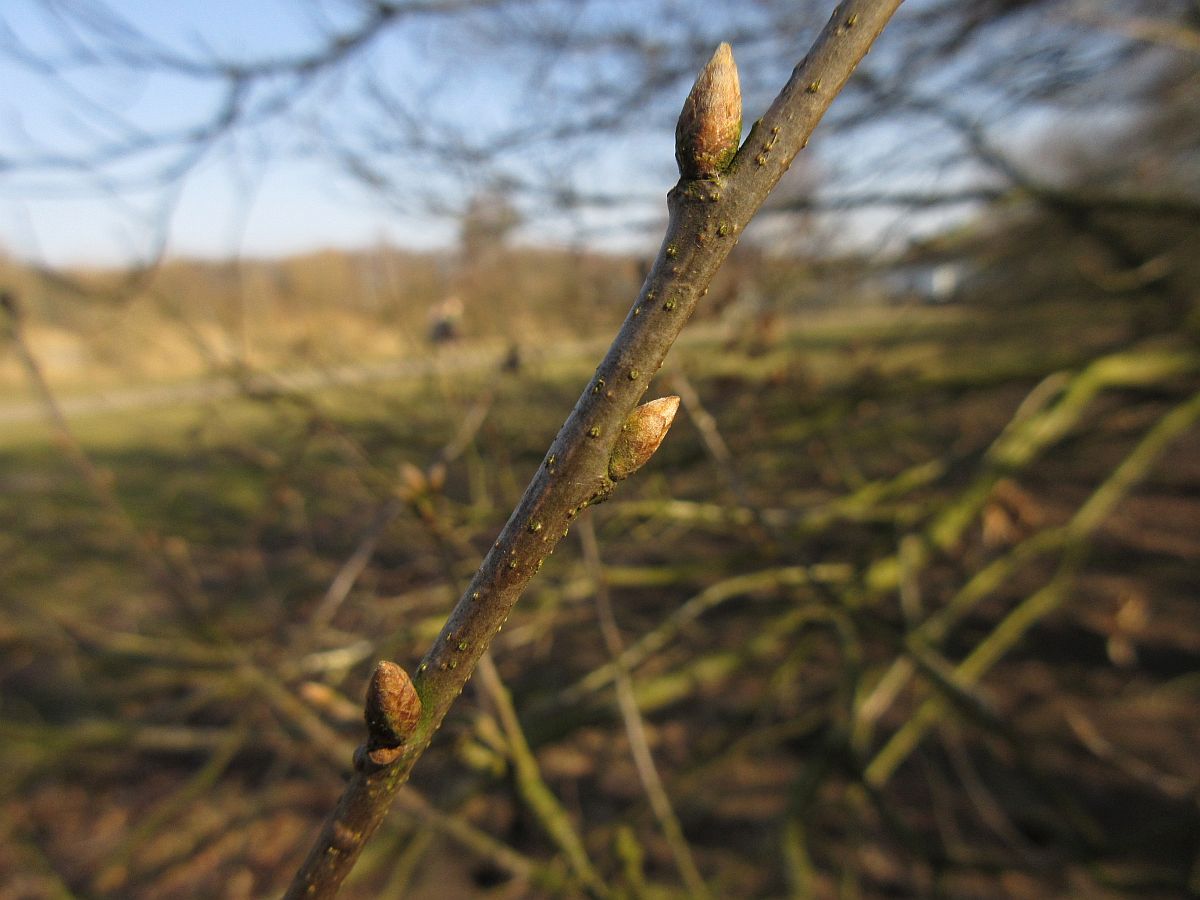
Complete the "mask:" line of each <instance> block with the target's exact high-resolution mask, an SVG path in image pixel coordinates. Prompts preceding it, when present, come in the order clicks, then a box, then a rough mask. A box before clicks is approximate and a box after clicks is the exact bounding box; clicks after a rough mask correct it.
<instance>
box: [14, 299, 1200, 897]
mask: <svg viewBox="0 0 1200 900" xmlns="http://www.w3.org/2000/svg"><path fill="white" fill-rule="evenodd" d="M698 324H700V325H701V326H702V327H700V328H697V329H694V330H692V331H691V333H690V334H689V333H688V332H685V334H687V335H688V336H687V338H686V340H684V341H683V342H681V343H680V344H679V345H678V346H677V347H676V349H675V350H674V351H673V353H672V356H671V357H670V360H669V362H668V366H667V368H665V369H664V370H663V372H662V373H660V375H659V377H658V379H657V382H656V384H655V386H653V387H652V388H651V392H650V396H654V395H662V394H667V393H680V394H682V395H683V396H684V401H685V402H684V414H683V415H682V416H681V418H680V419H679V420H677V422H676V425H675V427H674V429H673V431H672V433H671V434H670V435H669V437H668V438H667V441H666V443H665V444H664V446H663V448H662V450H661V451H660V453H659V454H658V455H657V456H656V457H655V458H654V460H653V462H652V463H651V464H650V465H649V466H648V467H647V469H646V470H644V471H643V472H641V473H639V474H638V475H637V476H636V477H635V478H632V479H630V480H629V481H628V482H626V483H624V484H622V486H621V488H620V490H619V491H618V492H617V494H616V496H615V497H614V499H613V500H611V501H610V502H608V503H606V504H604V505H603V506H600V507H598V508H596V509H594V510H592V511H590V512H589V513H588V514H587V515H588V518H587V519H586V520H585V521H581V523H580V524H579V525H578V526H577V527H576V531H577V532H579V533H578V534H574V533H573V534H572V536H571V539H570V540H567V541H564V543H563V544H562V546H561V547H560V549H559V551H558V552H557V553H556V554H555V555H554V556H553V557H552V558H550V559H549V560H548V561H547V563H546V565H545V567H544V569H543V571H542V572H541V574H540V575H539V577H538V578H537V579H535V581H534V582H533V585H532V587H531V590H530V592H529V594H528V595H527V596H526V597H525V598H524V599H523V600H522V602H521V604H520V605H519V606H518V607H517V610H516V612H515V613H514V615H513V616H512V618H511V619H510V621H509V622H508V624H507V625H506V627H505V629H504V631H503V633H502V634H501V635H500V636H499V637H498V639H497V641H496V643H495V644H494V650H493V654H494V658H495V661H496V665H497V667H498V669H499V671H500V674H501V676H502V677H503V680H504V684H505V685H506V686H507V689H508V691H509V692H511V695H512V701H513V706H514V707H515V709H516V711H517V713H518V714H519V718H520V726H521V729H520V730H521V733H523V735H524V739H525V741H527V743H528V746H529V748H530V755H531V758H532V759H534V760H536V766H535V767H534V769H535V771H536V772H537V773H538V778H539V779H540V780H541V781H538V782H536V783H541V782H542V781H544V783H545V784H547V785H549V787H550V788H552V790H553V792H554V795H555V796H556V797H557V799H558V806H557V807H556V808H557V809H558V810H560V811H565V814H566V816H565V819H566V821H567V822H568V823H570V826H571V827H572V828H573V830H574V832H575V833H576V834H577V835H578V838H579V844H580V846H581V847H582V852H584V853H585V854H586V856H587V858H588V859H590V861H591V864H592V865H593V866H594V867H595V869H596V870H597V871H598V872H599V874H600V877H601V878H602V880H603V881H604V883H605V884H607V885H608V886H609V887H610V888H611V889H612V890H613V892H614V895H616V896H629V897H634V896H643V897H659V896H663V897H665V896H672V895H674V896H683V895H684V894H683V889H682V888H681V887H680V881H679V876H678V875H677V873H676V870H675V860H676V859H677V858H678V853H679V848H678V846H675V845H673V844H672V842H671V841H670V840H668V839H667V838H664V836H663V832H662V830H661V829H660V827H659V825H658V823H657V822H656V818H655V816H654V814H653V813H652V805H651V802H650V801H649V800H648V799H647V794H646V792H645V791H644V790H643V787H642V785H641V783H640V780H639V773H638V770H637V768H636V766H635V764H634V762H633V759H632V757H631V754H630V744H629V739H628V737H627V732H626V726H625V724H624V723H623V721H622V717H621V715H620V714H619V713H618V708H617V704H616V702H615V700H614V682H619V681H620V680H621V679H622V678H623V677H624V674H625V673H628V677H629V679H630V680H631V682H632V687H633V693H634V695H635V696H636V698H637V701H638V708H639V709H640V711H641V715H642V718H643V721H644V724H645V728H646V733H647V736H648V740H649V744H650V747H651V750H652V752H653V755H654V761H655V762H656V764H657V766H658V770H659V773H660V775H661V777H662V780H663V782H664V785H665V788H666V793H667V795H668V796H669V798H670V800H671V802H672V804H673V805H674V809H675V812H676V813H677V815H678V817H679V820H680V822H681V824H682V828H683V833H684V836H685V837H686V840H687V842H688V844H689V846H690V851H691V853H692V854H693V855H694V857H695V859H696V862H697V865H698V867H699V869H700V871H701V873H702V874H703V876H704V878H705V880H706V881H707V883H708V885H709V886H710V888H711V889H712V890H713V891H714V893H715V894H716V895H717V896H720V897H779V896H786V895H792V896H811V895H815V896H821V897H824V896H836V895H839V894H840V895H842V896H851V897H852V896H864V897H883V896H912V895H939V894H940V895H943V896H950V897H981V898H982V897H998V896H1011V897H1022V898H1036V897H1056V896H1088V897H1107V896H1112V897H1117V896H1131V895H1137V896H1147V897H1177V896H1185V895H1188V894H1189V893H1192V894H1194V893H1196V892H1200V837H1198V836H1200V810H1198V808H1197V803H1196V800H1197V796H1198V792H1200V756H1198V755H1197V753H1196V752H1195V748H1196V747H1197V746H1198V745H1200V718H1198V717H1197V716H1196V714H1195V710H1196V708H1197V703H1198V702H1200V696H1198V694H1200V679H1198V678H1197V674H1196V673H1197V671H1200V610H1198V608H1197V605H1196V601H1197V597H1198V596H1200V528H1198V527H1197V526H1198V525H1200V393H1198V392H1200V350H1198V349H1197V347H1196V344H1195V342H1194V341H1191V342H1189V341H1188V340H1187V339H1186V338H1184V337H1175V336H1159V337H1153V338H1145V339H1138V340H1136V341H1135V340H1134V339H1132V338H1130V334H1131V332H1132V328H1131V324H1130V311H1129V310H1128V309H1127V308H1126V307H1125V306H1123V305H1122V304H1120V303H1117V302H1105V303H1100V302H1086V303H1084V302H1062V303H1042V304H1039V305H1034V306H1024V307H1013V308H1011V309H997V308H996V307H994V306H993V307H989V308H987V309H976V308H974V307H972V306H969V305H954V306H949V307H945V308H925V307H915V306H913V307H904V308H889V309H866V310H860V311H856V312H853V313H847V312H842V313H822V314H813V315H810V316H807V317H805V316H800V315H787V316H780V317H778V318H776V319H773V320H772V321H771V323H770V324H771V327H770V328H769V329H758V330H756V331H753V332H750V331H746V332H739V331H736V330H731V329H729V328H725V327H716V326H715V325H710V324H709V323H698ZM564 346H566V345H564ZM576 348H577V349H578V352H576ZM35 349H36V348H35ZM502 349H503V345H497V346H496V347H491V346H484V345H478V346H470V345H469V346H467V347H465V348H459V349H457V350H455V351H453V352H460V353H464V354H465V355H466V356H468V357H470V358H471V359H472V360H474V361H475V364H473V365H471V366H469V367H468V366H458V365H452V364H443V365H428V366H426V365H423V364H422V365H418V364H414V367H413V368H412V369H411V370H405V371H397V370H390V371H389V370H388V369H387V368H386V364H380V368H379V369H378V370H373V371H369V372H366V370H364V372H366V374H364V375H363V377H361V378H345V379H342V380H341V381H342V383H336V382H338V379H337V378H332V379H329V381H331V382H333V383H325V384H323V379H322V377H321V376H320V375H319V374H314V373H319V372H320V371H328V370H313V369H305V370H304V371H306V372H308V373H309V377H307V379H306V380H297V378H295V377H292V378H290V379H289V378H275V377H272V376H269V375H265V374H263V373H257V375H256V377H255V379H253V380H251V381H237V380H229V381H223V382H207V381H205V382H194V383H196V384H220V385H223V387H221V388H220V389H219V390H214V391H212V392H211V393H209V392H207V391H204V390H198V391H197V392H196V393H195V394H192V395H185V396H175V397H171V396H168V397H167V400H166V401H165V402H146V403H139V402H130V403H128V404H126V405H125V407H124V408H117V409H114V408H104V407H102V406H98V407H92V408H89V407H87V406H86V402H85V401H86V398H87V396H88V392H87V391H86V390H84V389H83V388H81V387H77V388H76V389H75V390H74V393H75V395H76V396H77V397H78V398H80V401H81V402H85V405H83V406H81V407H79V408H77V409H75V410H74V413H73V415H72V423H73V425H72V428H73V432H74V438H75V439H77V441H78V445H74V444H72V443H71V439H70V438H69V437H67V436H66V435H62V434H59V435H57V436H55V435H53V434H52V433H51V432H50V431H49V430H48V429H47V427H46V426H45V425H44V424H42V423H40V422H38V421H34V420H31V419H30V415H29V413H28V407H25V408H26V410H27V412H26V413H24V414H22V415H20V416H14V417H13V418H12V419H11V420H10V421H9V422H8V424H6V425H4V426H3V428H2V429H0V571H2V572H3V576H2V577H0V610H2V619H0V660H2V662H0V690H2V692H3V695H2V696H3V703H2V705H0V809H2V813H0V872H3V873H5V874H4V875H2V876H0V896H3V897H6V898H7V897H14V898H16V897H22V898H25V897H68V896H81V897H83V896H86V897H94V896H108V897H129V896H137V897H164V898H165V897H179V896H204V897H218V896H222V897H257V896H266V895H270V894H271V893H273V892H278V891H279V890H280V889H281V888H282V886H283V885H284V884H285V883H286V881H287V880H288V878H289V877H290V874H291V871H292V869H293V868H294V866H295V865H296V863H297V862H298V860H299V857H300V855H301V854H302V853H303V851H304V849H305V847H306V844H307V841H308V839H309V836H310V835H311V833H312V832H313V830H314V829H315V828H316V827H317V824H318V822H319V819H320V817H321V816H322V815H323V814H324V812H325V810H326V809H327V808H328V805H329V803H330V802H331V800H332V799H333V798H335V797H336V795H337V793H338V791H339V790H340V786H341V778H342V775H343V773H344V772H345V771H346V770H347V769H348V767H349V763H350V757H351V752H352V750H353V748H354V746H355V745H356V743H358V742H359V741H360V740H361V737H362V726H361V722H360V715H361V713H360V708H361V707H360V698H361V692H362V690H363V686H364V683H365V679H366V676H367V674H368V673H369V671H370V669H371V666H372V665H373V663H374V661H375V660H377V659H381V658H384V659H394V660H396V661H397V662H399V663H401V664H402V665H404V666H411V665H413V664H414V663H415V661H416V659H417V658H419V656H420V655H421V653H422V652H423V651H424V649H425V647H426V646H427V644H428V642H429V640H430V639H431V637H432V636H433V635H434V634H436V632H437V630H438V629H439V628H440V626H441V624H442V621H443V620H444V617H445V614H446V612H447V611H448V609H449V607H450V605H451V604H452V602H453V600H454V598H455V597H456V596H457V594H458V592H459V590H460V588H461V586H462V584H463V583H464V582H465V581H466V579H467V578H469V576H470V574H471V572H472V570H473V568H474V566H475V565H476V564H477V562H478V560H479V558H480V556H481V554H482V552H483V551H484V550H485V549H486V548H487V546H488V545H489V544H490V542H491V541H492V540H493V538H494V536H495V534H496V532H497V531H498V529H499V528H500V526H501V525H502V524H503V520H504V518H505V517H506V516H507V514H508V511H509V510H510V509H511V507H512V504H513V502H514V501H515V500H516V498H517V497H518V496H519V494H520V491H521V489H522V488H523V486H524V484H525V482H526V480H527V479H528V477H529V475H530V473H531V472H532V471H533V470H534V468H535V467H536V466H537V465H538V464H539V462H540V460H541V458H542V455H543V453H544V452H545V448H546V446H547V445H548V443H549V442H550V440H551V438H552V437H553V435H554V432H555V430H556V428H557V427H558V425H559V424H560V423H561V420H562V417H563V415H564V414H565V412H566V411H567V410H568V409H569V408H570V406H571V404H572V403H573V402H574V399H575V397H576V396H577V394H578V392H579V390H580V389H581V387H582V385H583V384H585V383H586V380H587V378H588V377H589V375H590V373H591V371H592V366H593V364H594V362H595V358H596V355H597V354H596V352H595V349H594V348H593V347H592V346H591V345H590V344H586V345H583V344H580V345H576V344H571V345H570V352H568V350H567V349H563V350H560V351H558V352H555V351H552V350H550V349H548V348H537V347H531V348H530V349H529V351H528V352H527V353H526V354H525V355H524V360H523V364H522V365H521V367H520V368H518V369H517V370H516V371H505V370H502V368H501V366H500V359H501V357H502V356H503V353H502ZM414 358H415V357H414ZM453 358H454V357H453V356H452V355H451V356H447V357H446V359H453ZM443 362H445V360H443ZM297 371H298V370H297ZM22 390H23V389H20V388H19V386H17V387H12V388H11V391H12V393H11V397H10V399H9V400H7V401H6V403H7V406H6V408H8V409H19V408H22V407H21V406H20V404H27V403H29V402H31V400H30V398H29V397H28V396H23V395H22ZM0 412H2V411H0ZM17 419H22V421H17ZM722 448H726V449H727V452H728V457H726V456H725V449H722ZM76 450H79V451H82V455H80V454H79V453H77V452H76ZM89 464H90V465H92V466H94V470H92V471H91V475H90V479H91V480H90V481H89V474H88V468H87V467H88V465H89ZM593 531H594V534H595V537H596V540H597V544H596V546H597V547H598V551H597V554H596V555H593V554H592V553H591V552H590V551H587V552H585V550H586V548H588V547H589V546H590V544H589V541H588V538H589V536H590V534H591V533H592V532H593ZM598 594H599V595H600V596H601V597H602V598H607V599H608V600H609V601H611V605H612V608H613V612H614V615H615V619H616V622H617V625H618V628H619V631H620V635H621V637H622V639H623V641H624V645H625V648H626V649H625V652H624V655H623V656H621V657H619V660H620V665H617V664H614V662H613V659H612V657H611V656H610V654H609V653H608V651H607V650H606V648H605V643H604V641H602V640H601V636H600V630H599V629H598V626H597V605H596V602H595V599H596V597H597V595H598ZM512 724H513V723H512V722H511V721H509V720H508V719H507V717H506V715H505V710H504V709H503V708H499V707H497V704H496V702H495V701H494V699H493V698H490V697H488V696H484V695H483V694H482V693H479V692H476V691H472V690H469V691H468V692H467V694H465V695H464V696H463V698H462V700H461V701H460V703H459V705H458V706H456V707H455V709H454V711H453V712H452V713H451V716H450V718H449V719H448V720H447V723H446V727H445V728H444V729H443V731H442V732H441V734H440V735H439V736H438V738H437V739H436V741H435V743H434V745H433V748H432V750H431V752H430V754H429V755H428V756H427V757H426V758H425V759H424V760H423V761H422V763H421V764H420V766H419V767H418V768H417V771H416V775H415V778H414V781H413V785H412V787H411V789H407V791H406V793H405V794H404V795H403V796H404V800H403V802H402V803H401V804H400V806H399V808H397V809H396V810H395V812H394V814H393V815H392V816H391V818H390V819H389V821H388V823H387V824H386V825H385V829H384V831H383V832H382V833H381V834H380V835H379V836H378V837H377V839H376V840H375V841H374V842H373V843H372V844H371V845H370V846H369V847H368V849H367V851H366V855H365V856H364V859H363V861H362V864H361V865H360V866H359V868H358V869H357V870H356V871H355V873H354V876H353V880H352V882H351V883H350V884H349V885H348V887H347V890H346V896H351V897H373V896H396V895H398V894H399V892H401V891H402V890H404V889H407V893H405V894H404V895H405V896H411V897H446V896H480V897H485V896H486V897H490V896H497V897H499V896H504V897H542V896H576V895H578V893H579V887H578V882H577V881H576V880H575V879H576V872H575V870H574V868H573V867H572V865H570V864H568V859H569V853H567V852H566V851H564V849H563V848H564V846H566V845H569V843H570V842H569V841H566V840H565V839H564V838H563V837H562V833H561V831H556V829H555V827H554V824H553V823H554V822H555V821H556V820H555V819H554V815H553V813H552V812H547V808H546V806H545V803H544V802H543V800H540V799H539V797H540V796H541V795H539V793H538V791H537V790H536V788H535V787H533V786H531V785H532V784H533V783H534V782H531V780H530V775H529V770H528V761H529V760H528V758H526V757H525V756H524V755H523V753H522V750H521V747H522V745H523V742H522V741H521V740H520V739H519V735H515V734H514V732H513V729H512ZM569 830H570V829H569Z"/></svg>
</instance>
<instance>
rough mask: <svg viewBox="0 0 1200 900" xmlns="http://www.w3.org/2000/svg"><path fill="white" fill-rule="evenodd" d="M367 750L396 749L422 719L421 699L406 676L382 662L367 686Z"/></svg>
mask: <svg viewBox="0 0 1200 900" xmlns="http://www.w3.org/2000/svg"><path fill="white" fill-rule="evenodd" d="M366 718H367V747H368V749H371V750H374V749H376V748H383V747H398V746H400V745H401V744H403V743H404V742H405V740H406V739H407V738H408V735H409V734H411V733H412V730H413V728H414V727H415V726H416V724H417V720H418V719H420V718H421V698H420V697H419V696H417V689H416V688H415V687H413V683H412V679H411V678H409V677H408V673H407V672H405V671H404V670H403V669H402V668H400V667H399V666H398V665H396V664H395V663H394V662H388V661H387V660H382V661H380V663H379V664H378V665H377V666H375V671H374V672H373V673H372V674H371V682H370V684H368V685H367V703H366Z"/></svg>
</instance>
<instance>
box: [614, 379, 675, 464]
mask: <svg viewBox="0 0 1200 900" xmlns="http://www.w3.org/2000/svg"><path fill="white" fill-rule="evenodd" d="M678 411H679V398H678V397H660V398H659V399H657V400H651V401H650V402H649V403H643V404H642V405H641V406H639V407H638V408H637V409H635V410H634V411H633V412H631V413H630V414H629V418H628V419H626V420H625V424H624V425H622V426H621V434H620V435H619V436H618V437H617V442H616V443H615V444H614V445H613V450H612V455H611V456H610V457H609V458H608V476H609V478H611V479H612V480H613V481H620V480H621V479H622V478H628V477H629V476H630V475H632V474H633V473H634V472H636V471H637V470H638V469H640V468H641V467H642V466H644V465H645V464H646V463H647V462H648V461H649V460H650V457H652V456H653V455H654V451H656V450H657V449H658V445H659V444H661V443H662V442H663V438H665V437H666V436H667V431H668V430H669V429H670V427H671V422H673V421H674V420H675V413H676V412H678Z"/></svg>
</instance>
